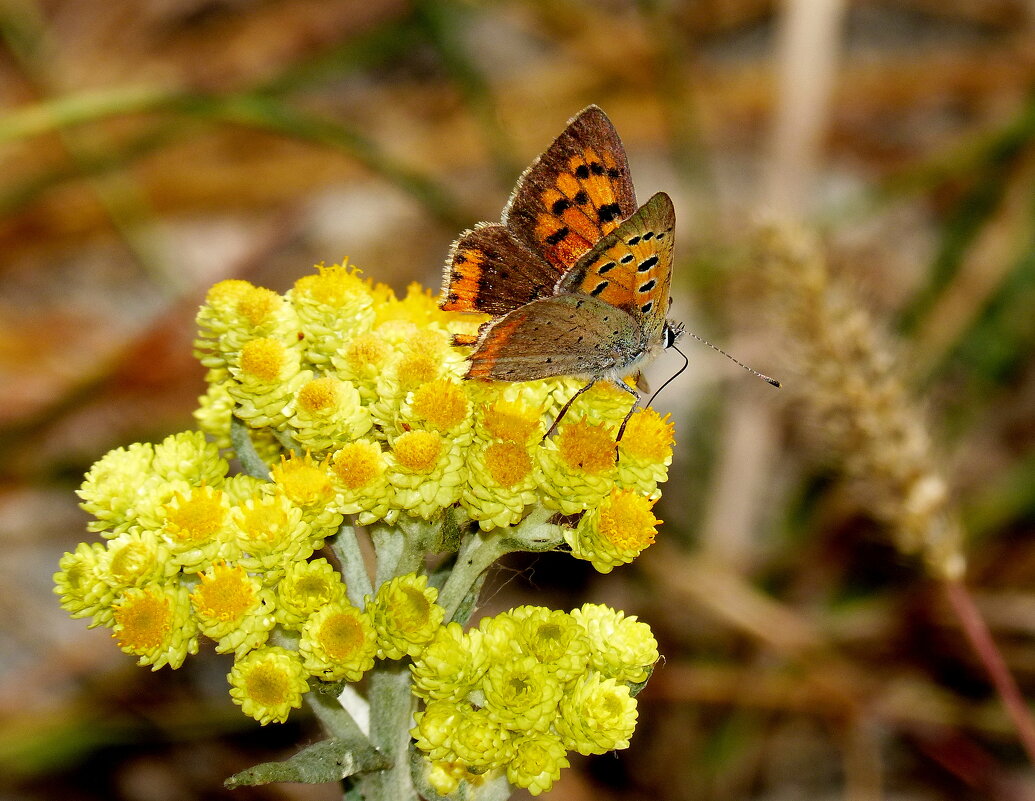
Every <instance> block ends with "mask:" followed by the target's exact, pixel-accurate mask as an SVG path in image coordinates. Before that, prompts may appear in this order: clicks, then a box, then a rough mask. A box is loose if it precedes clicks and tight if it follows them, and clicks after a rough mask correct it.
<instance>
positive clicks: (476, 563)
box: [438, 507, 564, 620]
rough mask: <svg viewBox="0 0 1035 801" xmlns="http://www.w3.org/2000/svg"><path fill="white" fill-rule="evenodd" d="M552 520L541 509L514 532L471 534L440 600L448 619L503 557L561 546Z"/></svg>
mask: <svg viewBox="0 0 1035 801" xmlns="http://www.w3.org/2000/svg"><path fill="white" fill-rule="evenodd" d="M552 516H553V513H552V512H551V511H550V510H548V509H544V508H543V507H539V508H538V509H536V510H535V511H533V512H532V513H531V514H530V515H528V517H526V518H525V519H524V520H522V521H521V522H520V523H518V524H517V525H516V526H514V527H513V528H511V529H505V530H502V531H500V530H497V531H493V532H491V533H489V534H483V533H482V532H477V531H476V532H474V533H472V534H470V535H469V536H468V537H467V538H466V539H465V541H464V543H463V545H461V547H460V553H459V555H458V556H457V560H456V565H455V566H454V567H453V572H452V574H450V576H449V578H448V579H446V583H445V585H444V586H443V587H442V592H440V593H439V596H438V602H439V604H440V605H442V606H443V607H445V610H446V619H447V620H452V619H453V616H454V615H455V614H456V612H457V610H458V609H460V606H461V604H462V603H463V601H464V599H465V598H466V597H467V596H468V594H469V593H470V591H471V588H472V587H474V585H475V583H476V582H477V581H478V580H479V578H480V577H481V576H482V575H483V574H484V573H485V571H486V570H488V569H489V567H490V566H491V565H492V563H493V562H495V561H496V560H497V559H499V558H500V557H501V556H504V555H505V554H508V553H513V552H514V551H529V552H533V553H542V552H544V551H552V550H554V549H555V548H557V547H558V546H559V545H561V544H562V543H563V542H564V537H563V536H562V535H561V528H560V526H556V525H553V524H551V523H549V522H548V521H549V519H550V518H551V517H552Z"/></svg>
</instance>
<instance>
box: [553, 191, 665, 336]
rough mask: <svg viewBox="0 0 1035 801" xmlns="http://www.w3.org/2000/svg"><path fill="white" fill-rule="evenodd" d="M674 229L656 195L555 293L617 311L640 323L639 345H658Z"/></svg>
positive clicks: (588, 256) (581, 262) (600, 244)
mask: <svg viewBox="0 0 1035 801" xmlns="http://www.w3.org/2000/svg"><path fill="white" fill-rule="evenodd" d="M675 224H676V215H675V210H674V209H673V207H672V200H671V199H670V198H669V196H668V195H666V194H665V193H664V192H659V193H658V194H656V195H654V197H652V198H651V199H650V200H648V201H647V202H646V203H644V204H643V205H642V206H641V207H640V208H639V209H637V211H636V213H635V214H633V215H632V216H630V217H629V218H628V219H626V220H624V221H623V222H622V223H621V225H619V226H618V227H617V228H616V229H615V230H613V231H612V232H611V233H609V234H607V235H606V236H604V237H603V238H602V239H601V240H600V241H599V242H597V243H596V245H594V246H593V248H592V250H590V251H589V252H588V253H586V254H585V255H584V256H583V257H582V258H581V259H579V261H578V263H577V264H576V265H575V266H574V267H573V268H572V269H571V270H569V271H568V272H567V273H565V275H564V277H563V278H562V279H561V280H560V282H559V283H558V286H557V292H558V293H565V292H581V293H585V294H586V295H589V296H590V297H594V298H599V299H600V300H602V301H605V302H606V303H609V304H611V305H612V306H617V307H618V308H619V309H622V310H623V311H626V312H628V313H629V314H630V315H631V316H632V317H633V318H634V319H636V320H637V321H639V324H640V326H641V328H642V333H643V340H642V341H644V342H655V341H657V339H658V338H659V337H660V336H661V330H662V327H663V326H664V324H665V315H666V314H667V313H668V304H669V292H670V288H671V284H672V245H673V239H674V233H673V230H674V228H675Z"/></svg>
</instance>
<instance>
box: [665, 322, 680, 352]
mask: <svg viewBox="0 0 1035 801" xmlns="http://www.w3.org/2000/svg"><path fill="white" fill-rule="evenodd" d="M683 334H684V329H683V324H682V323H680V322H677V321H676V320H665V325H664V327H663V328H662V329H661V347H662V348H664V349H665V350H668V349H669V348H671V347H672V346H673V345H675V344H676V343H677V342H678V341H679V338H680V337H681V336H683Z"/></svg>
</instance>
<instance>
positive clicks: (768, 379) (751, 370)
mask: <svg viewBox="0 0 1035 801" xmlns="http://www.w3.org/2000/svg"><path fill="white" fill-rule="evenodd" d="M686 333H688V334H689V335H690V336H692V337H693V338H694V339H696V340H697V341H698V342H700V343H701V344H702V345H707V346H708V347H709V348H711V349H712V350H716V351H718V352H719V353H721V354H722V355H723V356H725V357H726V358H727V359H729V360H730V361H731V362H733V363H734V364H739V365H740V366H741V367H743V368H744V369H745V370H747V371H748V372H749V373H754V374H755V375H757V376H758V377H759V378H761V379H762V380H763V381H765V382H766V383H768V384H772V385H773V386H774V387H779V386H780V382H779V381H777V380H776V379H775V378H772V377H770V376H767V375H766V374H765V373H760V372H758V370H756V369H755V368H754V367H748V366H747V365H746V364H744V362H742V361H740V359H734V358H733V357H732V356H730V355H729V354H728V353H727V352H726V351H724V350H723V349H722V348H719V347H716V346H715V345H713V344H712V343H711V342H709V341H708V340H707V339H705V338H704V337H700V336H698V335H697V334H695V333H694V332H693V331H687V332H686ZM680 355H681V356H682V351H680ZM683 358H684V359H685V358H686V356H683ZM685 369H686V367H684V368H683V370H685ZM680 372H682V370H680ZM676 375H679V373H676ZM674 377H675V376H673V378H674ZM669 380H670V381H671V380H672V379H669Z"/></svg>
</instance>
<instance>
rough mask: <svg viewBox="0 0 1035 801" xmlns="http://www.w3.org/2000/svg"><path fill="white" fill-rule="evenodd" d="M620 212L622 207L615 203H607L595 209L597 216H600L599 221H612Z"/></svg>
mask: <svg viewBox="0 0 1035 801" xmlns="http://www.w3.org/2000/svg"><path fill="white" fill-rule="evenodd" d="M621 213H622V208H621V206H619V205H618V204H617V203H608V204H606V205H603V206H601V207H600V208H599V209H597V217H599V218H600V222H605V223H607V222H612V221H613V220H615V219H616V218H617V217H618V215H619V214H621Z"/></svg>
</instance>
